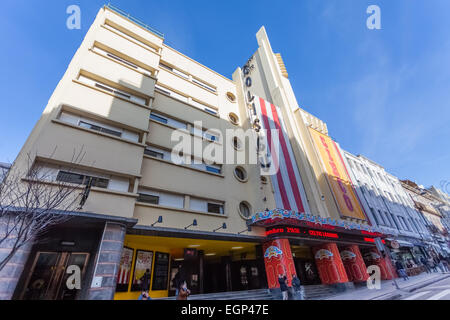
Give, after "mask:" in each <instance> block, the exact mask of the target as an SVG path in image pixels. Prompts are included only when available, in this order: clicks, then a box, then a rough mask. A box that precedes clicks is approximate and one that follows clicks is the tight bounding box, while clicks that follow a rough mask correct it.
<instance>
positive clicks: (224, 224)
mask: <svg viewBox="0 0 450 320" xmlns="http://www.w3.org/2000/svg"><path fill="white" fill-rule="evenodd" d="M226 228H227V224H226V223H225V222H224V223H223V224H222V226H221V227H219V228H217V229H214V230H213V232H216V231H217V230H220V229H226Z"/></svg>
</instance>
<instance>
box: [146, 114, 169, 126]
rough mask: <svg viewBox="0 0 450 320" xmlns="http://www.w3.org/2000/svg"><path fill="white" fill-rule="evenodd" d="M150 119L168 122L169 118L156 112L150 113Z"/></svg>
mask: <svg viewBox="0 0 450 320" xmlns="http://www.w3.org/2000/svg"><path fill="white" fill-rule="evenodd" d="M150 119H152V120H155V121H158V122H161V123H164V124H167V122H168V120H167V119H166V118H164V117H162V116H159V115H156V114H154V113H151V114H150Z"/></svg>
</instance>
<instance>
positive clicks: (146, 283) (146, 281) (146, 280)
mask: <svg viewBox="0 0 450 320" xmlns="http://www.w3.org/2000/svg"><path fill="white" fill-rule="evenodd" d="M151 276H152V274H151V273H150V269H147V270H145V273H144V275H143V276H142V277H141V278H140V279H139V280H140V281H141V291H146V292H148V290H149V289H150V278H151Z"/></svg>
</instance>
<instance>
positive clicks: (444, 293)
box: [399, 278, 450, 300]
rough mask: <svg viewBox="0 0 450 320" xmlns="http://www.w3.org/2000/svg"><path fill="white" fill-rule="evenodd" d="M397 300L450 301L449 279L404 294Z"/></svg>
mask: <svg viewBox="0 0 450 320" xmlns="http://www.w3.org/2000/svg"><path fill="white" fill-rule="evenodd" d="M399 300H450V278H446V279H444V280H442V281H439V282H436V283H433V284H431V285H429V286H426V287H424V288H421V289H419V290H417V291H415V292H412V293H409V294H406V295H404V296H402V297H401V298H400V299H399Z"/></svg>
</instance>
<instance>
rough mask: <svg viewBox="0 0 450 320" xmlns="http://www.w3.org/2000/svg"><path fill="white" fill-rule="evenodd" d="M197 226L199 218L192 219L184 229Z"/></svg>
mask: <svg viewBox="0 0 450 320" xmlns="http://www.w3.org/2000/svg"><path fill="white" fill-rule="evenodd" d="M196 226H197V219H194V221H192V223H191V224H190V225H188V226H187V227H184V230H186V229H187V228H189V227H196Z"/></svg>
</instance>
